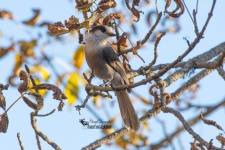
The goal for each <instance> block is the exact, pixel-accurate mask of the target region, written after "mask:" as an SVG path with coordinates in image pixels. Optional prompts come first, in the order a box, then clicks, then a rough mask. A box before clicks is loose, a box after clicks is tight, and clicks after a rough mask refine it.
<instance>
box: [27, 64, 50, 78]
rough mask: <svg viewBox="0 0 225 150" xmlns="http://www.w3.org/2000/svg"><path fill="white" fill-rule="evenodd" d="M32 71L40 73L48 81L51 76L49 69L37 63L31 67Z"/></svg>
mask: <svg viewBox="0 0 225 150" xmlns="http://www.w3.org/2000/svg"><path fill="white" fill-rule="evenodd" d="M30 71H31V73H36V72H37V73H40V75H41V77H42V78H43V79H44V80H45V81H47V80H48V79H49V77H50V73H49V71H48V70H47V69H46V68H44V67H43V66H41V65H36V66H34V67H32V68H31V69H30Z"/></svg>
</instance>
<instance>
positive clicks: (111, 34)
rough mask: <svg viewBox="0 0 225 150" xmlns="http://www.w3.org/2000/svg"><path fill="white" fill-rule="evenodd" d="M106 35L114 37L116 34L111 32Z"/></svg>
mask: <svg viewBox="0 0 225 150" xmlns="http://www.w3.org/2000/svg"><path fill="white" fill-rule="evenodd" d="M106 34H108V35H109V36H116V34H115V33H113V32H107V33H106Z"/></svg>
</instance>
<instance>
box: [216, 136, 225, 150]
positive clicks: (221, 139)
mask: <svg viewBox="0 0 225 150" xmlns="http://www.w3.org/2000/svg"><path fill="white" fill-rule="evenodd" d="M216 139H217V140H218V141H219V142H220V143H221V145H222V146H221V147H222V148H223V147H224V145H225V138H224V136H223V134H222V133H220V134H219V135H218V136H217V137H216Z"/></svg>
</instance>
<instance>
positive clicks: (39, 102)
mask: <svg viewBox="0 0 225 150" xmlns="http://www.w3.org/2000/svg"><path fill="white" fill-rule="evenodd" d="M28 95H32V96H34V98H35V100H36V102H37V104H35V103H34V102H32V101H31V100H30V99H29V98H27V97H25V96H23V101H24V102H25V103H26V104H27V105H28V106H29V107H30V108H32V109H34V110H41V109H42V107H43V106H44V100H43V98H42V96H41V95H40V94H39V93H28Z"/></svg>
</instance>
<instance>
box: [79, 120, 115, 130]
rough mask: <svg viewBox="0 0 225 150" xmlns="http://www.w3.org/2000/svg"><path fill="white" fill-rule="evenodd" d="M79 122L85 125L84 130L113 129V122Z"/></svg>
mask: <svg viewBox="0 0 225 150" xmlns="http://www.w3.org/2000/svg"><path fill="white" fill-rule="evenodd" d="M79 122H80V123H81V124H82V125H83V128H84V129H111V128H112V121H111V120H108V121H103V120H100V119H98V120H94V119H91V118H90V119H89V120H87V121H86V120H85V119H80V120H79Z"/></svg>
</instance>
